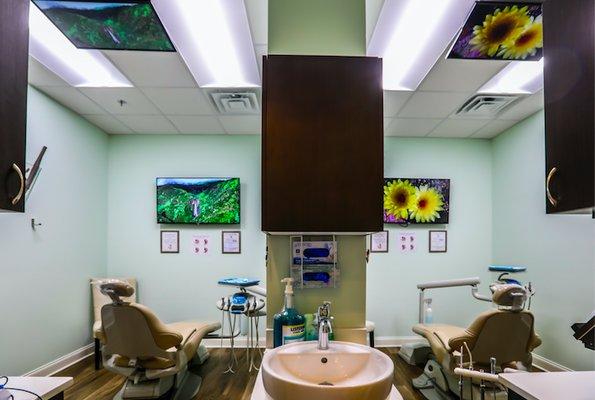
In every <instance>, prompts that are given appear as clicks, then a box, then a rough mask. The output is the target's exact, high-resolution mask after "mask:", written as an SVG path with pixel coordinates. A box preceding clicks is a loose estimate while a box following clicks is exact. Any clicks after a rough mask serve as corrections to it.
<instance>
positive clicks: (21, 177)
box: [12, 164, 25, 206]
mask: <svg viewBox="0 0 595 400" xmlns="http://www.w3.org/2000/svg"><path fill="white" fill-rule="evenodd" d="M12 169H13V170H14V171H15V172H16V173H17V175H18V176H19V179H20V180H21V186H20V188H19V192H18V193H17V195H16V196H14V198H13V199H12V205H13V206H14V205H16V204H17V203H18V202H19V201H21V198H22V197H23V192H24V191H25V176H24V175H23V171H21V169H20V168H19V166H18V165H16V164H12Z"/></svg>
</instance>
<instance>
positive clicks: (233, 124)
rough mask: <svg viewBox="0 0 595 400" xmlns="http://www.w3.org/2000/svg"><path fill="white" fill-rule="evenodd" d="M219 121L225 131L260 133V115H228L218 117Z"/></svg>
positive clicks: (232, 132)
mask: <svg viewBox="0 0 595 400" xmlns="http://www.w3.org/2000/svg"><path fill="white" fill-rule="evenodd" d="M219 121H220V122H221V124H222V125H223V128H225V130H226V131H227V133H231V134H253V135H260V132H261V129H260V124H261V117H260V115H259V116H255V115H250V116H239V115H229V116H223V117H219Z"/></svg>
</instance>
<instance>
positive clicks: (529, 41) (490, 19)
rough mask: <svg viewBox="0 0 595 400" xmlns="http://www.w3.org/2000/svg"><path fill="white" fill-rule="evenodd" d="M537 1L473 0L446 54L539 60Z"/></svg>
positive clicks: (540, 35) (539, 11)
mask: <svg viewBox="0 0 595 400" xmlns="http://www.w3.org/2000/svg"><path fill="white" fill-rule="evenodd" d="M541 14H542V7H541V4H539V3H522V2H491V1H481V2H476V3H475V7H474V8H473V10H472V11H471V13H470V14H469V17H468V18H467V21H466V22H465V25H463V28H462V29H461V32H460V33H459V36H458V37H457V40H456V41H455V43H454V45H453V47H452V48H451V50H450V53H449V55H448V58H462V59H480V60H517V61H538V60H539V59H541V57H542V56H543V21H542V17H541Z"/></svg>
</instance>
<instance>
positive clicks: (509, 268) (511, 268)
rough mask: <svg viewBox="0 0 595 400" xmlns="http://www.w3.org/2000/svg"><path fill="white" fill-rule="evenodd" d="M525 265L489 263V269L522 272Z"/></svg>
mask: <svg viewBox="0 0 595 400" xmlns="http://www.w3.org/2000/svg"><path fill="white" fill-rule="evenodd" d="M526 270H527V267H518V266H514V265H491V266H490V271H495V272H524V271H526Z"/></svg>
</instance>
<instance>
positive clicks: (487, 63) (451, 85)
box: [418, 53, 508, 92]
mask: <svg viewBox="0 0 595 400" xmlns="http://www.w3.org/2000/svg"><path fill="white" fill-rule="evenodd" d="M445 55H446V53H445V54H444V56H445ZM506 65H508V62H506V61H493V60H454V59H448V58H444V57H441V58H440V59H439V60H438V62H437V63H436V64H435V65H434V67H433V68H432V70H431V71H430V73H429V74H428V75H427V76H426V77H425V78H424V80H423V81H422V83H421V85H420V86H419V88H418V90H421V91H445V92H475V91H477V89H479V88H480V87H481V86H482V85H483V84H484V83H486V82H487V81H488V80H489V79H490V78H491V77H492V76H494V75H496V74H497V73H498V72H499V71H500V70H501V69H502V68H504V67H505V66H506Z"/></svg>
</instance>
